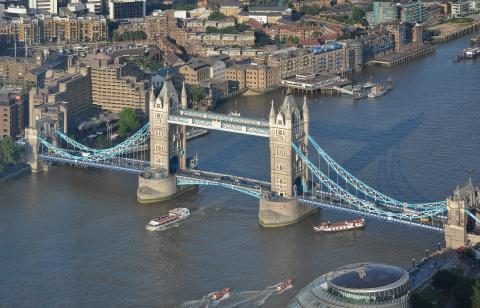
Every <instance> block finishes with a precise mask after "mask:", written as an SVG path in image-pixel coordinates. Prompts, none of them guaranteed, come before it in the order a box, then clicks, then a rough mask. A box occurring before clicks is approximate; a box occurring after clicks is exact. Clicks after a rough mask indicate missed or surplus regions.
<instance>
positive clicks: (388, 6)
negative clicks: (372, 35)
mask: <svg viewBox="0 0 480 308" xmlns="http://www.w3.org/2000/svg"><path fill="white" fill-rule="evenodd" d="M396 20H398V8H397V5H396V4H395V3H394V2H383V1H374V2H373V12H372V20H371V22H370V25H371V26H376V25H379V24H381V23H386V22H392V21H396Z"/></svg>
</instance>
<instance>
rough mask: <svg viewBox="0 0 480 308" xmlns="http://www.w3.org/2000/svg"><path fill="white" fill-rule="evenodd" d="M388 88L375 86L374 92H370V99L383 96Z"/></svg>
mask: <svg viewBox="0 0 480 308" xmlns="http://www.w3.org/2000/svg"><path fill="white" fill-rule="evenodd" d="M387 91H388V90H387V88H385V87H384V86H382V85H375V86H373V87H372V90H371V91H370V92H368V97H370V98H374V97H378V96H382V95H383V94H385V93H387Z"/></svg>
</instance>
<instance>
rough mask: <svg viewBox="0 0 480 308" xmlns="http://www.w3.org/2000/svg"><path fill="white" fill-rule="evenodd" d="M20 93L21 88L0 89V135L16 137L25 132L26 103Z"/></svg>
mask: <svg viewBox="0 0 480 308" xmlns="http://www.w3.org/2000/svg"><path fill="white" fill-rule="evenodd" d="M20 95H21V89H20V88H8V87H7V88H2V89H1V90H0V137H6V136H9V137H12V138H15V137H16V136H19V135H21V134H23V129H24V128H25V126H24V118H23V114H24V103H23V100H22V99H21V97H20Z"/></svg>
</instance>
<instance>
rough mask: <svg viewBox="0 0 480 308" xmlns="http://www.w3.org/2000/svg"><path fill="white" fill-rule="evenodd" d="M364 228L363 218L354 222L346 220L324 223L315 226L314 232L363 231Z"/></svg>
mask: <svg viewBox="0 0 480 308" xmlns="http://www.w3.org/2000/svg"><path fill="white" fill-rule="evenodd" d="M363 227H365V220H364V219H363V218H360V219H354V220H345V221H342V222H334V223H331V222H327V223H322V224H320V225H318V226H313V230H314V231H316V232H334V231H346V230H352V229H361V228H363Z"/></svg>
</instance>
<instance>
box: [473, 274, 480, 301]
mask: <svg viewBox="0 0 480 308" xmlns="http://www.w3.org/2000/svg"><path fill="white" fill-rule="evenodd" d="M472 308H480V279H477V280H475V284H474V285H473V293H472Z"/></svg>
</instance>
